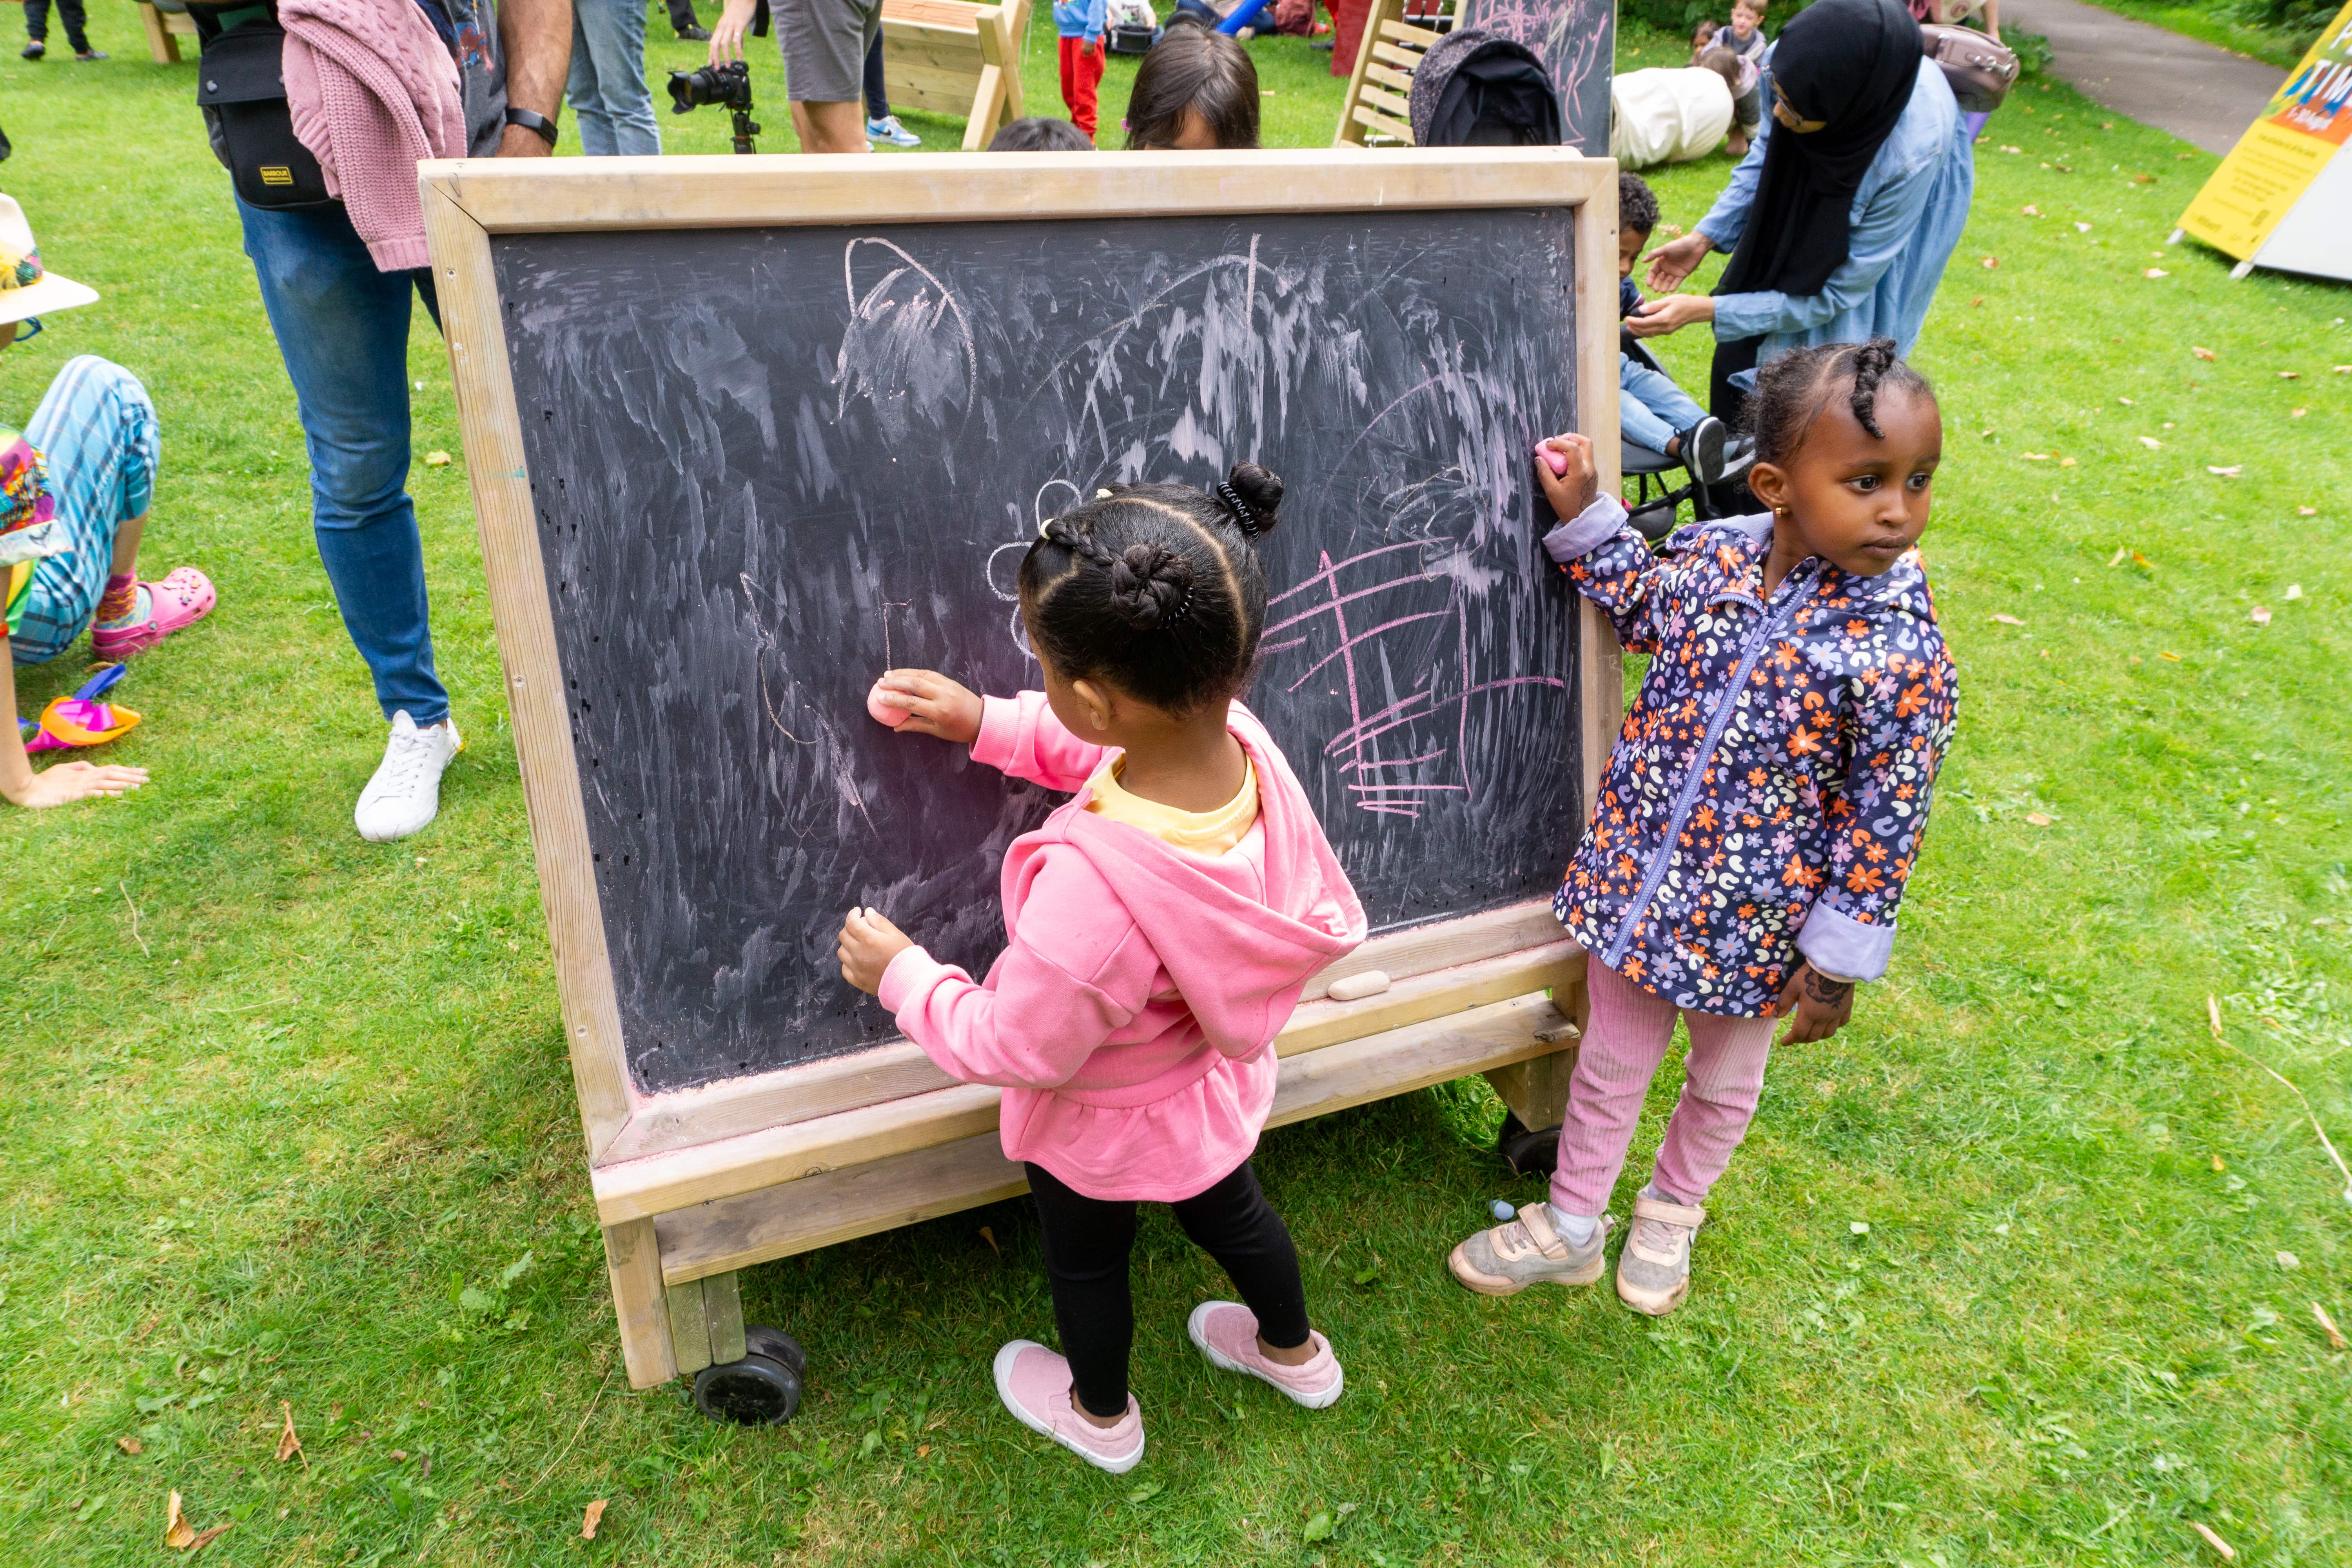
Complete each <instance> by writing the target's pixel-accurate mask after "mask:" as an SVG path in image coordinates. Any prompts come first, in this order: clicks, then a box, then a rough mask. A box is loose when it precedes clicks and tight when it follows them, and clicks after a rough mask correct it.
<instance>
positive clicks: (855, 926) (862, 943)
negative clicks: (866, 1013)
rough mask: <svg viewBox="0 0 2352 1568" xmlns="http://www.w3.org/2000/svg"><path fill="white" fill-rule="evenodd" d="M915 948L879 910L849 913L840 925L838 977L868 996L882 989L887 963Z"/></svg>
mask: <svg viewBox="0 0 2352 1568" xmlns="http://www.w3.org/2000/svg"><path fill="white" fill-rule="evenodd" d="M914 945H915V941H914V938H912V937H910V936H908V934H907V933H906V932H905V931H900V930H899V929H898V927H897V926H895V925H892V924H891V923H890V921H888V920H887V918H885V917H884V916H883V915H882V914H881V913H880V912H879V911H878V910H868V909H857V910H850V911H849V918H848V919H847V920H845V921H842V922H841V977H842V978H843V979H844V980H846V981H848V982H849V983H850V984H852V985H855V986H856V987H857V988H858V989H859V990H860V991H863V992H865V993H866V994H867V995H869V996H871V995H873V994H876V993H877V992H879V991H880V990H881V988H882V972H883V971H884V970H886V969H887V968H889V967H890V961H891V960H892V959H894V958H896V957H898V955H899V954H900V953H902V952H906V951H907V950H908V948H910V947H912V946H914Z"/></svg>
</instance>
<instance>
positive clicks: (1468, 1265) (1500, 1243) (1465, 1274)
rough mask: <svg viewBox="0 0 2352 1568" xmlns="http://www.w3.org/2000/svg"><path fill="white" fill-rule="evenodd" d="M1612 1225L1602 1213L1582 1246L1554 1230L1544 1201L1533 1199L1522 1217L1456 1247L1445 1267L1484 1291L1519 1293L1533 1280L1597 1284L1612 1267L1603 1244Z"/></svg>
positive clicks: (1538, 1282) (1565, 1283)
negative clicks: (1609, 1266)
mask: <svg viewBox="0 0 2352 1568" xmlns="http://www.w3.org/2000/svg"><path fill="white" fill-rule="evenodd" d="M1609 1225H1610V1219H1609V1216H1608V1215H1601V1217H1600V1219H1599V1220H1598V1221H1596V1222H1595V1223H1594V1225H1593V1226H1592V1235H1591V1237H1590V1238H1588V1239H1587V1240H1586V1242H1585V1243H1584V1245H1583V1246H1581V1247H1578V1246H1576V1245H1574V1244H1573V1243H1571V1242H1570V1241H1569V1239H1568V1238H1567V1237H1563V1236H1561V1235H1560V1234H1559V1232H1558V1231H1556V1230H1554V1229H1552V1226H1551V1215H1549V1214H1548V1213H1547V1212H1545V1208H1544V1205H1543V1204H1542V1203H1540V1202H1537V1203H1532V1204H1529V1205H1527V1207H1525V1208H1523V1209H1521V1210H1520V1211H1519V1217H1518V1218H1517V1219H1515V1220H1511V1221H1509V1222H1508V1223H1507V1224H1504V1225H1498V1226H1495V1227H1494V1228H1492V1229H1490V1230H1482V1231H1480V1232H1479V1233H1478V1234H1477V1235H1475V1236H1474V1237H1471V1238H1470V1239H1469V1240H1467V1241H1465V1242H1464V1243H1463V1244H1462V1245H1461V1246H1459V1247H1455V1248H1454V1254H1453V1256H1452V1257H1450V1258H1447V1259H1446V1260H1445V1266H1446V1267H1447V1268H1451V1269H1452V1270H1453V1271H1454V1278H1455V1279H1459V1280H1460V1281H1462V1283H1463V1284H1465V1285H1466V1286H1468V1287H1469V1288H1470V1289H1473V1290H1475V1291H1477V1292H1478V1294H1480V1295H1481V1296H1516V1295H1517V1294H1518V1293H1519V1292H1520V1291H1522V1290H1524V1289H1527V1288H1528V1286H1530V1285H1591V1284H1592V1283H1594V1282H1595V1281H1597V1280H1599V1279H1600V1278H1601V1270H1602V1269H1604V1268H1607V1267H1608V1260H1607V1259H1606V1258H1603V1257H1602V1256H1601V1245H1602V1244H1603V1243H1604V1242H1606V1241H1607V1240H1608V1239H1609Z"/></svg>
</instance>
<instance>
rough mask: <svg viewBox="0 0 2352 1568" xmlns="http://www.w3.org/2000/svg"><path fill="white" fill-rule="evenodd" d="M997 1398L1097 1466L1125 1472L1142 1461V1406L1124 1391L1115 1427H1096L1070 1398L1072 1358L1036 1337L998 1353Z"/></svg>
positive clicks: (1020, 1418)
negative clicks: (1124, 1406)
mask: <svg viewBox="0 0 2352 1568" xmlns="http://www.w3.org/2000/svg"><path fill="white" fill-rule="evenodd" d="M996 1397H997V1398H999V1399H1001V1400H1003V1401H1004V1408H1005V1409H1007V1410H1009V1411H1011V1412H1012V1413H1013V1419H1014V1420H1015V1421H1018V1422H1020V1423H1021V1425H1023V1426H1026V1427H1028V1428H1029V1430H1031V1431H1032V1432H1034V1433H1037V1434H1038V1435H1040V1436H1045V1437H1050V1438H1052V1439H1053V1440H1054V1441H1055V1442H1056V1443H1059V1444H1060V1445H1061V1446H1062V1447H1065V1448H1067V1449H1068V1450H1069V1451H1070V1452H1071V1453H1073V1454H1076V1456H1077V1457H1078V1458H1081V1459H1084V1460H1085V1461H1086V1462H1087V1464H1089V1465H1092V1466H1093V1467H1094V1468H1097V1469H1098V1470H1108V1471H1109V1472H1110V1473H1111V1474H1112V1475H1114V1476H1123V1475H1125V1474H1126V1473H1127V1472H1128V1471H1129V1470H1131V1469H1133V1468H1135V1467H1136V1466H1137V1465H1139V1464H1140V1463H1142V1461H1143V1407H1142V1406H1141V1405H1138V1404H1137V1403H1136V1401H1135V1395H1134V1394H1129V1395H1128V1396H1127V1414H1126V1415H1122V1416H1120V1417H1119V1418H1118V1425H1117V1426H1096V1425H1095V1424H1094V1423H1093V1422H1091V1421H1089V1420H1087V1418H1086V1417H1085V1416H1083V1415H1079V1414H1078V1412H1077V1410H1076V1407H1075V1406H1073V1405H1071V1403H1070V1398H1071V1395H1070V1363H1068V1362H1066V1361H1065V1360H1063V1359H1062V1358H1061V1357H1060V1356H1057V1355H1055V1353H1054V1352H1052V1351H1049V1350H1047V1349H1046V1348H1045V1346H1044V1345H1041V1344H1039V1343H1038V1342H1036V1341H1034V1340H1014V1341H1013V1342H1012V1343H1010V1344H1008V1345H1006V1346H1005V1347H1004V1348H1003V1350H1001V1351H998V1352H996Z"/></svg>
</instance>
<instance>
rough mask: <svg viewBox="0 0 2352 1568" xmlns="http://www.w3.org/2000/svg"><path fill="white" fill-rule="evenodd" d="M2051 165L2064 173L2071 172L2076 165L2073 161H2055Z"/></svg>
mask: <svg viewBox="0 0 2352 1568" xmlns="http://www.w3.org/2000/svg"><path fill="white" fill-rule="evenodd" d="M2051 167H2052V168H2053V169H2056V170H2057V171H2058V172H2059V173H2060V174H2073V173H2074V164H2072V163H2053V164H2052V165H2051Z"/></svg>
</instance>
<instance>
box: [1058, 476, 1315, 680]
mask: <svg viewBox="0 0 2352 1568" xmlns="http://www.w3.org/2000/svg"><path fill="white" fill-rule="evenodd" d="M1281 504H1282V481H1281V480H1280V479H1276V477H1275V476H1274V475H1273V474H1271V473H1269V472H1267V471H1266V470H1265V469H1264V468H1260V467H1258V466H1257V465H1256V464H1255V463H1244V464H1241V465H1240V466H1239V467H1237V468H1234V471H1233V473H1232V474H1231V476H1229V477H1228V478H1227V479H1225V481H1224V482H1223V483H1222V484H1220V485H1219V486H1218V487H1217V490H1216V492H1214V493H1213V492H1210V491H1206V490H1198V489H1192V488H1191V487H1190V486H1186V485H1113V486H1110V487H1108V489H1102V490H1098V491H1097V492H1096V495H1095V498H1094V499H1093V500H1089V501H1085V502H1082V503H1081V504H1079V505H1077V506H1075V507H1073V508H1071V509H1070V510H1067V511H1066V512H1063V513H1062V514H1061V515H1060V516H1058V517H1055V518H1052V519H1050V520H1048V521H1046V523H1045V525H1044V526H1043V527H1042V528H1040V529H1039V530H1038V531H1037V542H1035V543H1034V544H1033V545H1031V546H1030V547H1029V552H1028V554H1026V555H1024V557H1022V560H1021V608H1022V615H1023V617H1024V620H1025V621H1026V622H1027V625H1028V627H1029V636H1030V640H1031V642H1032V644H1033V645H1034V647H1035V648H1036V650H1037V653H1038V655H1039V656H1040V657H1041V658H1044V659H1045V660H1046V661H1047V662H1048V663H1050V664H1051V665H1052V666H1053V667H1054V668H1055V672H1056V673H1058V674H1059V675H1060V676H1061V677H1062V678H1063V679H1066V680H1101V681H1106V682H1108V684H1110V685H1111V686H1114V687H1116V688H1118V689H1119V690H1121V691H1124V692H1126V693H1128V694H1129V696H1132V697H1135V698H1138V699H1139V700H1142V701H1145V702H1148V703H1150V704H1151V705H1152V706H1153V707H1155V708H1159V709H1162V710H1166V711H1168V712H1171V713H1175V714H1179V715H1182V714H1188V713H1192V712H1197V711H1198V710H1201V709H1202V708H1203V707H1205V706H1208V705H1210V704H1222V703H1223V702H1226V701H1228V700H1231V699H1232V698H1234V696H1236V695H1238V694H1239V693H1240V691H1241V689H1242V688H1243V687H1244V686H1245V685H1246V684H1248V681H1249V677H1250V673H1251V670H1252V668H1253V666H1254V665H1255V662H1256V659H1257V640H1258V634H1259V632H1260V630H1261V629H1262V628H1263V627H1264V626H1265V565H1264V563H1261V562H1260V561H1259V559H1258V553H1257V546H1256V544H1255V540H1256V539H1257V537H1258V536H1260V535H1262V534H1264V533H1265V532H1266V531H1268V530H1270V529H1272V528H1273V527H1274V526H1275V524H1276V522H1277V521H1280V519H1279V516H1278V513H1277V510H1276V509H1277V508H1279V507H1280V506H1281Z"/></svg>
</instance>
